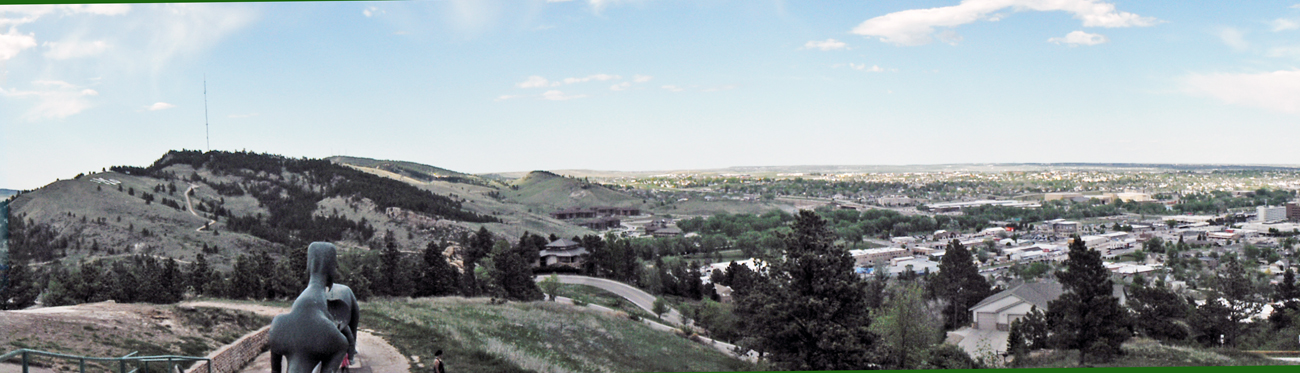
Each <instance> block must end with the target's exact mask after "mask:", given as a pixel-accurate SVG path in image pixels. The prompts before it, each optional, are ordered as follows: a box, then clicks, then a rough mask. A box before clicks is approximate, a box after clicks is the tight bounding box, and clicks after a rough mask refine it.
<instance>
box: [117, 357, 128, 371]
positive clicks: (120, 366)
mask: <svg viewBox="0 0 1300 373" xmlns="http://www.w3.org/2000/svg"><path fill="white" fill-rule="evenodd" d="M117 373H126V359H125V358H123V359H122V360H118V361H117Z"/></svg>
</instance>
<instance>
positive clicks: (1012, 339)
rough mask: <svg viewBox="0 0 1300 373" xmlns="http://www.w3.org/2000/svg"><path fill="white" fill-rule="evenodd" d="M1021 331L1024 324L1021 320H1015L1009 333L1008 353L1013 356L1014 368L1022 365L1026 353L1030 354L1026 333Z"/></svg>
mask: <svg viewBox="0 0 1300 373" xmlns="http://www.w3.org/2000/svg"><path fill="white" fill-rule="evenodd" d="M1021 329H1024V326H1023V323H1021V322H1020V320H1013V321H1011V329H1010V331H1009V332H1007V353H1008V354H1011V356H1012V360H1011V363H1012V364H1013V366H1014V365H1019V364H1021V363H1022V360H1021V359H1022V358H1024V357H1025V353H1027V352H1029V346H1028V342H1026V341H1025V336H1024V332H1022V331H1021Z"/></svg>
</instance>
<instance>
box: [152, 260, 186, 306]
mask: <svg viewBox="0 0 1300 373" xmlns="http://www.w3.org/2000/svg"><path fill="white" fill-rule="evenodd" d="M158 282H159V283H160V284H162V287H163V292H162V294H161V295H162V297H161V299H159V300H160V302H159V303H176V302H180V301H181V299H184V298H185V276H184V275H183V274H182V273H181V269H180V265H178V264H177V263H176V260H175V259H172V258H167V260H166V261H165V262H164V264H163V267H162V272H161V274H160V275H159V281H158Z"/></svg>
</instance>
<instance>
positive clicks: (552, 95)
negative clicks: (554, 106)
mask: <svg viewBox="0 0 1300 373" xmlns="http://www.w3.org/2000/svg"><path fill="white" fill-rule="evenodd" d="M583 97H587V95H565V94H564V92H560V91H558V90H554V89H553V90H549V91H546V93H543V94H542V98H543V99H546V100H551V101H564V100H572V99H575V98H583Z"/></svg>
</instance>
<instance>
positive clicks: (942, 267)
mask: <svg viewBox="0 0 1300 373" xmlns="http://www.w3.org/2000/svg"><path fill="white" fill-rule="evenodd" d="M930 287H931V288H930V290H931V294H932V295H933V296H935V297H937V298H939V299H943V300H944V301H947V305H946V306H945V308H944V311H943V314H944V324H943V325H944V329H945V330H952V329H957V328H961V327H963V326H966V325H970V323H971V314H970V308H971V307H972V306H974V305H975V304H976V303H979V302H980V301H981V300H984V298H987V297H988V296H989V295H990V294H991V293H992V287H991V286H989V282H988V280H987V279H985V278H984V276H983V275H981V274H980V273H979V268H978V267H976V266H975V261H974V259H973V258H972V257H971V253H970V250H967V249H966V246H965V245H962V244H961V241H958V240H952V241H950V242H948V248H947V250H946V251H945V252H944V254H943V259H942V260H940V261H939V274H938V275H937V276H935V278H934V280H933V281H931V282H930Z"/></svg>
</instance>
